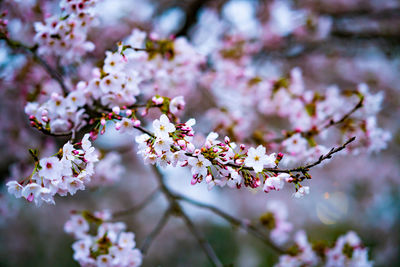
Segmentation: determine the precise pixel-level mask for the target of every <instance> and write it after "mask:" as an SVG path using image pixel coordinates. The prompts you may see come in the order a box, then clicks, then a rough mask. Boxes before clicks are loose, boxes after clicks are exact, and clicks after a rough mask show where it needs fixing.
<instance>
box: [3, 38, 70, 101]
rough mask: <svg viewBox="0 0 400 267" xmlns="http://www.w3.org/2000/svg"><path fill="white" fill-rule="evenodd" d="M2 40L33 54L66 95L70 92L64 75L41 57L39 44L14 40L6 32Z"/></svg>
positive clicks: (11, 46)
mask: <svg viewBox="0 0 400 267" xmlns="http://www.w3.org/2000/svg"><path fill="white" fill-rule="evenodd" d="M0 40H4V41H5V42H6V44H7V45H8V46H9V47H10V48H12V49H15V50H22V51H24V52H25V53H29V54H31V55H32V57H33V59H34V60H35V61H37V62H38V63H39V64H40V65H41V66H42V67H43V68H44V69H45V70H46V72H47V73H48V74H49V75H50V76H51V77H52V78H53V79H54V80H56V81H57V82H58V84H59V85H60V87H61V89H62V91H63V94H64V96H66V95H67V94H68V92H69V90H68V88H67V86H66V85H65V83H64V78H63V77H62V75H61V74H60V73H59V72H58V71H56V70H55V69H54V68H52V67H51V66H50V64H49V63H48V62H47V61H46V60H44V59H43V58H42V57H40V56H39V55H38V53H37V46H33V47H29V46H27V45H25V44H23V43H21V42H19V41H16V40H12V39H10V38H8V37H7V36H6V35H5V34H0Z"/></svg>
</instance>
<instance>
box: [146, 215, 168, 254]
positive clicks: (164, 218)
mask: <svg viewBox="0 0 400 267" xmlns="http://www.w3.org/2000/svg"><path fill="white" fill-rule="evenodd" d="M170 216H171V209H168V210H166V211H165V212H164V214H163V216H162V217H161V219H160V220H159V221H158V223H157V225H156V227H155V228H154V229H153V231H152V232H151V233H150V234H149V235H148V236H147V237H146V239H145V241H144V242H143V245H142V247H141V249H140V250H141V251H142V253H143V254H146V252H147V251H148V249H149V248H150V245H151V243H152V242H153V241H154V239H155V238H156V237H157V235H158V234H159V233H160V232H161V231H162V229H163V228H164V227H165V225H166V224H167V222H168V219H169V217H170Z"/></svg>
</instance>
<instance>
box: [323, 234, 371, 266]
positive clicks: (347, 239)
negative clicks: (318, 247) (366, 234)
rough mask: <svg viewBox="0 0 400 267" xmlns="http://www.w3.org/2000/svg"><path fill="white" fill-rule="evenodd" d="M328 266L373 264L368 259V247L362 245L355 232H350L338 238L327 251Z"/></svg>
mask: <svg viewBox="0 0 400 267" xmlns="http://www.w3.org/2000/svg"><path fill="white" fill-rule="evenodd" d="M326 258H327V259H326V265H325V266H326V267H334V266H349V267H350V266H354V267H367V266H372V262H371V261H369V260H368V249H367V248H364V247H363V246H362V243H361V240H360V238H359V237H358V236H357V234H356V233H355V232H352V231H351V232H348V233H347V234H345V235H344V236H341V237H339V238H338V239H337V240H336V243H335V246H334V247H333V248H330V249H328V250H327V252H326Z"/></svg>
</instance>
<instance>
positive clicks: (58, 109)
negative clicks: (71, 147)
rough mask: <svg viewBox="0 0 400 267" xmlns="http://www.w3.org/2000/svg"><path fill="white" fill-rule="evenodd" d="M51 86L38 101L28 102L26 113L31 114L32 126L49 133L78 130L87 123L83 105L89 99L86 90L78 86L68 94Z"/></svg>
mask: <svg viewBox="0 0 400 267" xmlns="http://www.w3.org/2000/svg"><path fill="white" fill-rule="evenodd" d="M57 89H59V88H58V87H53V88H49V89H48V91H47V92H46V93H45V94H44V95H43V96H42V97H41V98H40V99H37V101H34V102H28V103H27V104H26V106H25V113H26V114H27V115H28V116H29V119H30V121H31V126H33V127H36V128H38V129H39V130H41V131H45V132H48V133H55V134H57V133H65V132H70V131H78V130H79V129H81V128H82V127H83V126H85V125H86V120H85V119H86V118H87V115H86V114H85V109H84V108H83V106H84V105H85V104H86V102H87V101H88V96H87V94H85V93H86V91H85V90H84V89H83V88H82V87H81V86H78V87H77V89H76V90H75V91H72V92H70V93H69V94H68V95H67V96H63V94H62V93H61V92H60V91H59V90H57Z"/></svg>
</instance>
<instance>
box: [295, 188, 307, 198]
mask: <svg viewBox="0 0 400 267" xmlns="http://www.w3.org/2000/svg"><path fill="white" fill-rule="evenodd" d="M309 193H310V187H309V186H302V187H300V188H299V189H298V190H297V192H296V193H294V194H293V196H294V197H295V198H301V197H303V196H304V195H308V194H309Z"/></svg>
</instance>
